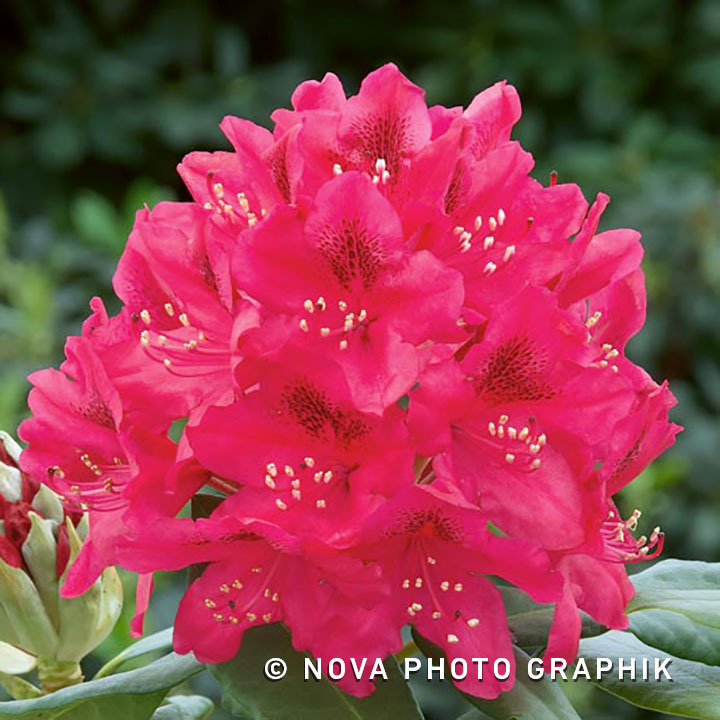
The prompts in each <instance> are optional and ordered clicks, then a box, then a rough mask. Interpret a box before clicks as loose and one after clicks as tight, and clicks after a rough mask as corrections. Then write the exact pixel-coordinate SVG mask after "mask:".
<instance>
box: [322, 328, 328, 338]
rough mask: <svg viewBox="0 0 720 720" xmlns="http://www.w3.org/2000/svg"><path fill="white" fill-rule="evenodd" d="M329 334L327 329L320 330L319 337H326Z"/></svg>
mask: <svg viewBox="0 0 720 720" xmlns="http://www.w3.org/2000/svg"><path fill="white" fill-rule="evenodd" d="M329 334H330V328H329V327H324V328H320V336H321V337H327V336H328V335H329Z"/></svg>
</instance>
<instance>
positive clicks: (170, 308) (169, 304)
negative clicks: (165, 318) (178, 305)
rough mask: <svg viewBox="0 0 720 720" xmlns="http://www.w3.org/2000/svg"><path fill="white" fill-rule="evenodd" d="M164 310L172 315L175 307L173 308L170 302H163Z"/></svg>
mask: <svg viewBox="0 0 720 720" xmlns="http://www.w3.org/2000/svg"><path fill="white" fill-rule="evenodd" d="M165 312H166V313H167V314H168V315H169V316H170V317H172V316H173V315H174V314H175V308H173V306H172V303H169V302H168V303H165Z"/></svg>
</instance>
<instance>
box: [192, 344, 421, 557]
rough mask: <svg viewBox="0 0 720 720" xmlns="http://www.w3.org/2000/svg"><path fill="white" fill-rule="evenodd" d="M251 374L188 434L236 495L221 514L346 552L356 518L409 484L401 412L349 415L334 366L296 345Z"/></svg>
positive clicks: (351, 409)
mask: <svg viewBox="0 0 720 720" xmlns="http://www.w3.org/2000/svg"><path fill="white" fill-rule="evenodd" d="M254 374H255V375H257V377H258V378H259V389H257V390H255V391H253V392H250V393H248V394H246V395H245V396H243V397H240V398H238V399H237V401H236V402H235V403H233V404H232V405H229V406H226V407H222V408H220V407H218V408H212V409H210V410H208V412H207V413H206V414H205V416H204V417H203V418H202V421H201V422H200V423H199V424H198V425H197V426H196V427H191V428H189V431H188V435H189V439H190V444H191V446H192V449H193V452H194V454H195V457H196V458H197V459H198V460H199V461H200V462H201V463H202V465H203V466H204V467H207V468H208V469H209V470H210V471H211V472H213V473H214V474H215V475H217V476H219V477H220V478H222V479H223V480H225V481H229V482H230V483H231V485H232V486H234V487H236V488H242V489H241V490H239V492H237V494H235V495H234V496H233V497H231V498H229V499H228V500H226V501H225V507H226V508H227V509H228V511H229V512H234V513H235V514H236V515H237V516H238V517H243V518H246V519H253V520H262V521H264V522H268V523H271V524H277V525H279V526H281V527H283V528H284V529H285V530H286V531H287V532H290V533H292V535H293V536H295V537H308V538H315V539H316V540H318V541H321V542H324V543H327V544H329V545H334V546H338V547H343V546H347V545H348V544H351V543H352V541H353V537H354V536H355V535H356V534H357V533H358V531H359V527H360V522H359V521H360V520H361V519H362V518H363V517H365V515H367V514H368V513H369V512H370V511H371V510H372V509H374V508H375V507H377V505H378V504H379V503H382V502H383V500H384V499H385V498H387V497H390V496H392V495H393V494H394V493H395V492H397V491H398V490H399V489H401V488H403V487H407V486H409V485H412V482H413V474H412V462H413V451H412V448H411V446H410V443H409V440H408V434H407V429H406V428H405V424H404V422H403V420H404V415H403V413H402V411H401V410H400V408H398V407H392V408H389V409H388V410H387V411H386V412H385V414H384V416H383V417H382V418H379V417H377V416H376V415H371V414H368V413H363V412H360V411H358V409H357V408H356V407H355V405H354V404H353V401H352V396H351V393H350V389H349V387H348V383H347V381H346V379H345V377H344V375H343V373H342V370H341V369H340V367H339V366H337V365H334V364H333V363H331V362H330V361H325V362H324V363H323V364H318V363H317V362H316V358H315V357H314V356H313V355H310V354H308V353H306V352H305V351H303V350H301V349H298V348H296V347H287V348H286V349H285V350H284V351H283V353H282V354H281V356H280V362H270V361H259V362H257V363H255V365H254Z"/></svg>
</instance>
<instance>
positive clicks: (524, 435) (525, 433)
mask: <svg viewBox="0 0 720 720" xmlns="http://www.w3.org/2000/svg"><path fill="white" fill-rule="evenodd" d="M529 434H530V429H529V428H528V427H527V426H525V427H524V428H523V429H522V430H520V432H519V433H518V440H523V441H524V440H525V438H527V436H528V435H529Z"/></svg>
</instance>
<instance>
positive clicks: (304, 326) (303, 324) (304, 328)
mask: <svg viewBox="0 0 720 720" xmlns="http://www.w3.org/2000/svg"><path fill="white" fill-rule="evenodd" d="M300 329H301V330H302V331H303V332H308V330H309V329H310V328H308V324H307V320H306V319H305V318H303V319H302V320H301V321H300Z"/></svg>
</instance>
